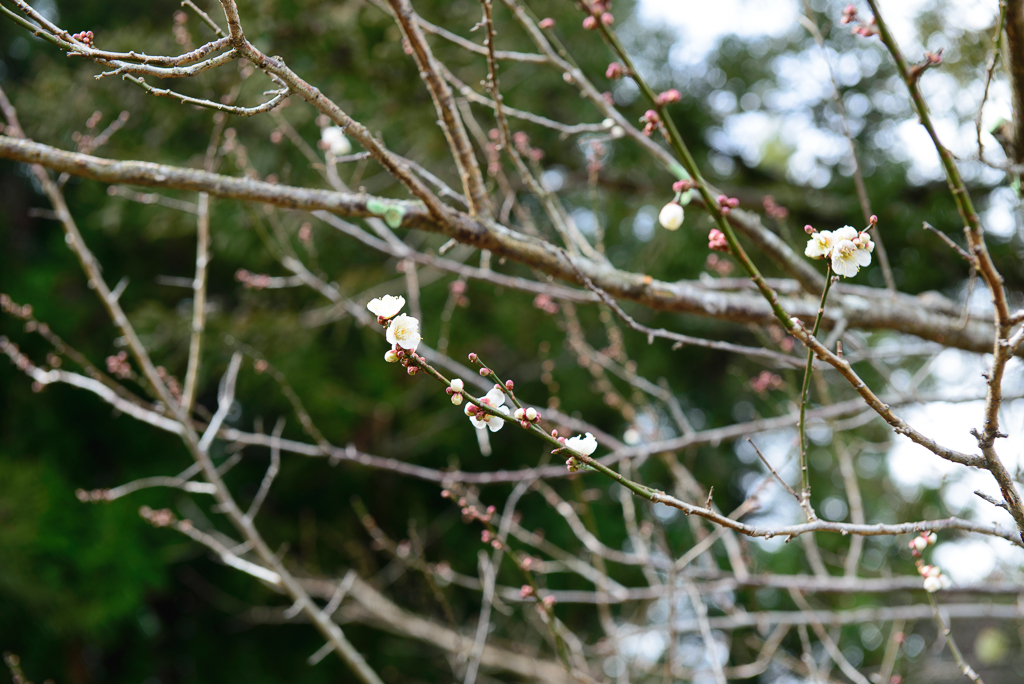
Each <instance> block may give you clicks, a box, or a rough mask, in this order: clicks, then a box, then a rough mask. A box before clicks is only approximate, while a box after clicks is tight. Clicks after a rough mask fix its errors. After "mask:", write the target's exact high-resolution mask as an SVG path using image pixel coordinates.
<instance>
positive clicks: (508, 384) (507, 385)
mask: <svg viewBox="0 0 1024 684" xmlns="http://www.w3.org/2000/svg"><path fill="white" fill-rule="evenodd" d="M515 386H516V385H515V383H514V382H512V381H511V380H506V381H505V389H506V390H507V391H509V392H511V391H512V388H513V387H515Z"/></svg>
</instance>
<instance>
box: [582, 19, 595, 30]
mask: <svg viewBox="0 0 1024 684" xmlns="http://www.w3.org/2000/svg"><path fill="white" fill-rule="evenodd" d="M583 28H584V29H585V30H587V31H593V30H594V29H596V28H597V17H595V16H593V15H591V16H588V17H587V18H586V19H584V20H583Z"/></svg>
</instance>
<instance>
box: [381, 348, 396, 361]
mask: <svg viewBox="0 0 1024 684" xmlns="http://www.w3.org/2000/svg"><path fill="white" fill-rule="evenodd" d="M384 360H385V361H387V362H388V363H397V362H398V354H396V353H395V350H394V349H388V350H387V351H386V352H385V353H384Z"/></svg>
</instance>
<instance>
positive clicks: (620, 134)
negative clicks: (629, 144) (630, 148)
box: [611, 126, 626, 140]
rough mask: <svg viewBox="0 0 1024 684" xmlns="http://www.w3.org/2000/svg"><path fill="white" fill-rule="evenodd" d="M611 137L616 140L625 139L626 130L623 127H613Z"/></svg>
mask: <svg viewBox="0 0 1024 684" xmlns="http://www.w3.org/2000/svg"><path fill="white" fill-rule="evenodd" d="M611 135H612V137H613V138H615V139H616V140H618V139H619V138H624V137H625V136H626V129H625V128H623V127H622V126H612V130H611Z"/></svg>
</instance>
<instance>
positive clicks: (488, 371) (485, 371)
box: [480, 367, 491, 378]
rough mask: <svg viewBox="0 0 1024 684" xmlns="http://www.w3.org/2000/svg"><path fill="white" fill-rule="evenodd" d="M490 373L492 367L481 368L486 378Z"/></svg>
mask: <svg viewBox="0 0 1024 684" xmlns="http://www.w3.org/2000/svg"><path fill="white" fill-rule="evenodd" d="M490 374H491V369H490V368H486V367H484V368H481V369H480V375H482V376H483V377H485V378H486V377H487V376H488V375H490Z"/></svg>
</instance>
